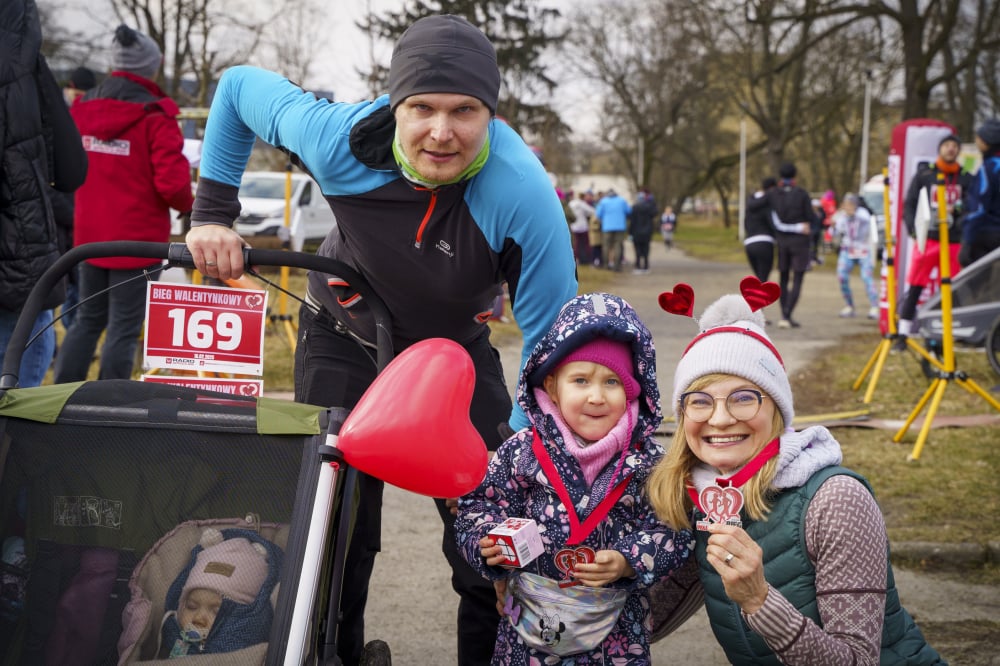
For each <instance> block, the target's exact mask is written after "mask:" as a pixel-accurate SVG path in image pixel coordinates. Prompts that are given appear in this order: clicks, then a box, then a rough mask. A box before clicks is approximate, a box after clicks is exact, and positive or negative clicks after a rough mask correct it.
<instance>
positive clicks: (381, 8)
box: [0, 0, 593, 131]
mask: <svg viewBox="0 0 1000 666" xmlns="http://www.w3.org/2000/svg"><path fill="white" fill-rule="evenodd" d="M38 1H39V4H42V5H44V4H46V3H49V2H51V3H53V4H56V3H57V2H58V4H59V6H60V10H59V11H58V12H57V13H56V16H57V17H58V20H61V21H66V22H67V24H69V25H72V26H73V27H74V29H76V30H81V31H83V32H85V33H87V34H94V35H100V34H102V33H104V34H107V33H109V32H110V31H109V30H108V28H107V26H108V25H111V24H113V23H114V19H113V17H112V13H111V6H110V3H107V4H105V2H103V1H101V0H97V1H96V2H95V1H94V0H38ZM245 1H246V0H245ZM249 1H250V2H267V3H268V4H267V6H269V7H270V6H271V4H270V2H269V0H249ZM581 1H582V0H545V5H546V6H549V7H556V8H559V9H561V10H562V11H563V12H564V13H565V12H566V11H567V10H568V9H569V8H570V7H571V6H572V5H574V4H579V3H580V2H581ZM0 2H3V0H0ZM319 4H321V5H322V6H324V9H323V13H322V15H320V16H317V17H316V20H317V24H318V26H319V28H318V30H317V31H318V33H319V34H318V39H317V44H318V47H317V49H316V51H315V54H314V59H313V65H312V67H311V68H310V75H309V79H308V80H306V81H304V82H303V83H304V85H306V86H307V87H309V88H312V89H321V90H329V91H331V92H333V94H334V95H335V96H336V99H338V100H342V101H348V102H353V101H358V100H360V99H365V98H367V97H368V91H367V88H366V86H365V83H364V81H363V80H362V79H361V77H360V76H359V75H358V74H357V72H356V70H357V69H358V68H361V69H369V68H370V66H371V62H372V57H373V55H374V58H375V59H376V61H377V62H379V63H382V64H386V65H387V64H388V63H389V57H390V55H391V53H392V47H391V45H390V44H387V43H386V44H377V45H376V46H375V47H374V48H375V49H376V50H375V52H374V54H372V52H371V50H372V48H373V47H372V45H371V44H370V43H369V40H368V38H367V36H366V35H365V34H364V33H362V32H361V31H360V30H359V29H358V28H357V27H356V26H355V23H356V22H357V21H359V20H360V19H361V18H362V17H363V16H364V15H365V14H367V13H368V12H369V11H374V12H385V11H398V10H400V9H401V8H402V7H403V4H404V0H334V2H329V3H324V2H322V0H320V3H319ZM81 8H82V9H81ZM102 10H103V11H102ZM109 38H110V37H109ZM95 65H99V63H95ZM557 98H558V99H559V100H560V103H559V104H558V105H557V106H558V107H559V108H560V111H561V112H562V113H563V116H564V120H565V121H566V122H568V123H569V124H570V125H571V126H574V127H575V128H577V129H578V130H581V131H583V130H585V129H586V128H588V127H592V126H593V122H592V121H591V120H589V118H588V116H592V112H590V111H588V110H586V107H585V106H583V105H584V104H586V103H587V102H588V101H589V100H590V96H585V95H582V94H580V93H577V94H575V95H574V93H573V91H572V90H570V89H569V87H568V86H567V87H563V88H562V89H560V91H559V92H558V93H557ZM574 98H577V101H574Z"/></svg>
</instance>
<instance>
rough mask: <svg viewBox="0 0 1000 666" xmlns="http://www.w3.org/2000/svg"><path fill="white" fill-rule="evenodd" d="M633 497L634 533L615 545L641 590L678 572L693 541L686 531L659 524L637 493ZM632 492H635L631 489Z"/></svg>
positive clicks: (642, 496)
mask: <svg viewBox="0 0 1000 666" xmlns="http://www.w3.org/2000/svg"><path fill="white" fill-rule="evenodd" d="M638 485H639V489H638V490H637V492H635V495H634V496H633V497H634V498H635V499H634V501H635V506H634V511H635V513H634V517H635V528H636V530H635V531H633V532H631V533H630V534H628V535H627V536H625V537H624V538H622V539H620V540H619V541H618V543H616V544H615V549H616V550H618V551H619V552H620V553H621V554H622V555H624V556H625V559H626V560H628V563H629V564H630V565H631V566H632V569H634V570H635V579H634V583H635V586H636V587H638V588H645V587H649V586H651V585H653V584H654V583H656V582H657V581H660V580H662V579H663V578H665V577H667V576H669V575H671V574H672V573H673V572H675V571H677V570H678V569H680V568H681V567H682V566H683V565H684V562H685V561H686V560H687V559H688V558H689V557H690V556H691V550H692V548H693V546H694V538H693V537H692V536H691V531H690V530H678V531H676V532H675V531H674V530H672V529H671V528H669V527H667V526H666V525H664V524H663V523H661V522H660V521H659V519H658V518H657V517H656V513H655V512H654V511H653V508H652V506H651V505H650V504H649V502H648V501H647V500H646V496H645V493H643V492H641V487H642V484H638ZM633 490H636V489H635V488H633Z"/></svg>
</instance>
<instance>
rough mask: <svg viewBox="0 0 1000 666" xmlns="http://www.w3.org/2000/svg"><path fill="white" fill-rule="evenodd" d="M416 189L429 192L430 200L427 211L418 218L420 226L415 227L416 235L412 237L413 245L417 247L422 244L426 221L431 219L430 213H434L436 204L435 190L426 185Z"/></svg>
mask: <svg viewBox="0 0 1000 666" xmlns="http://www.w3.org/2000/svg"><path fill="white" fill-rule="evenodd" d="M416 189H418V190H424V191H427V192H430V194H431V200H430V202H429V203H428V204H427V211H426V212H424V219H422V220H420V226H419V227H417V237H416V239H414V243H413V246H414V247H415V248H417V249H420V247H421V246H422V245H423V244H424V231H425V230H426V229H427V224H428V222H430V221H431V215H432V214H433V213H434V208H435V207H436V206H437V196H438V195H437V190H431V189H428V188H426V187H418V188H416Z"/></svg>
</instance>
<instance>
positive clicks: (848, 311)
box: [840, 305, 854, 317]
mask: <svg viewBox="0 0 1000 666" xmlns="http://www.w3.org/2000/svg"><path fill="white" fill-rule="evenodd" d="M840 316H841V317H853V316H854V308H852V307H851V306H850V305H847V306H845V307H844V309H843V310H841V311H840Z"/></svg>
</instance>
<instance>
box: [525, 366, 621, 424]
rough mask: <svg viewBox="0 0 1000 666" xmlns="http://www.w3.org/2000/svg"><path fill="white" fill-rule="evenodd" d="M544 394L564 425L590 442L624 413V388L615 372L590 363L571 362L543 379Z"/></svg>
mask: <svg viewBox="0 0 1000 666" xmlns="http://www.w3.org/2000/svg"><path fill="white" fill-rule="evenodd" d="M544 386H545V392H546V393H548V395H549V398H550V399H551V400H552V402H553V403H554V404H555V406H556V407H558V408H559V412H560V413H561V414H562V417H563V420H565V421H566V425H568V426H569V427H570V428H572V430H573V432H575V433H576V434H577V435H579V436H580V437H582V438H583V439H585V440H587V441H589V442H596V441H597V440H599V439H601V438H602V437H604V436H605V435H607V434H608V433H609V432H611V429H612V428H613V427H615V424H616V423H618V421H619V420H620V419H621V417H622V415H623V414H624V413H625V407H626V405H627V403H628V400H627V399H626V398H625V386H624V385H623V384H622V380H621V379H620V378H619V377H618V375H617V374H616V373H615V371H614V370H612V369H611V368H609V367H607V366H604V365H601V364H599V363H593V362H591V361H571V362H569V363H566V364H563V365H561V366H559V367H558V368H556V371H555V372H553V373H552V374H550V375H548V376H547V377H546V378H545V385H544Z"/></svg>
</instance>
